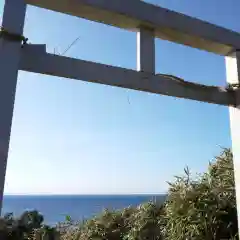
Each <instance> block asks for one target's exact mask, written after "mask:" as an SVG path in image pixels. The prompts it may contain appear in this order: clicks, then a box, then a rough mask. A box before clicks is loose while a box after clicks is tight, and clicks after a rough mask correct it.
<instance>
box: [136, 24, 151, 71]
mask: <svg viewBox="0 0 240 240" xmlns="http://www.w3.org/2000/svg"><path fill="white" fill-rule="evenodd" d="M137 71H144V72H150V73H153V74H155V36H154V30H152V29H148V28H146V27H141V28H140V29H139V32H138V33H137Z"/></svg>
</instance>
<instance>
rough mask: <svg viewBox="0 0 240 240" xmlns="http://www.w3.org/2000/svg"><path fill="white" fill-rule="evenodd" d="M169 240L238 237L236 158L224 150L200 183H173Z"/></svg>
mask: <svg viewBox="0 0 240 240" xmlns="http://www.w3.org/2000/svg"><path fill="white" fill-rule="evenodd" d="M165 209H166V239H169V240H170V239H171V240H183V239H192V240H198V239H199V240H200V239H201V240H202V239H206V240H215V239H216V240H217V239H219V240H220V239H233V238H234V237H237V234H238V228H237V208H236V197H235V185H234V171H233V156H232V153H231V151H230V150H229V149H225V150H224V151H223V152H222V154H221V155H220V156H219V157H216V161H215V163H210V165H209V169H208V171H207V173H205V174H203V175H202V176H201V177H199V178H198V179H197V180H193V179H191V175H190V173H189V170H188V169H185V176H183V177H177V179H176V181H175V182H174V183H170V189H169V193H168V200H167V202H166V206H165Z"/></svg>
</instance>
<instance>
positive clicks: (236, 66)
mask: <svg viewBox="0 0 240 240" xmlns="http://www.w3.org/2000/svg"><path fill="white" fill-rule="evenodd" d="M225 61H226V73H227V82H228V83H230V84H240V51H236V52H234V53H232V54H231V55H229V56H227V57H226V58H225ZM235 101H236V107H230V108H229V114H230V128H231V137H232V151H233V159H234V161H233V162H234V175H235V186H236V201H237V207H238V211H237V212H238V224H239V225H240V89H238V90H237V91H236V92H235ZM239 229H240V228H239Z"/></svg>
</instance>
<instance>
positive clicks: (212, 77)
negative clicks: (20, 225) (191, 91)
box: [0, 0, 240, 194]
mask: <svg viewBox="0 0 240 240" xmlns="http://www.w3.org/2000/svg"><path fill="white" fill-rule="evenodd" d="M109 1H110V0H109ZM3 2H4V1H3V0H0V5H1V9H2V7H3ZM149 2H153V3H157V4H159V5H161V6H163V7H167V8H169V9H173V10H176V11H180V12H182V13H185V14H188V15H191V16H194V17H198V18H200V19H203V20H207V21H210V22H212V23H215V24H218V25H220V26H224V27H227V28H230V29H233V30H235V31H239V32H240V24H239V22H240V15H239V9H240V2H239V1H238V0H229V1H223V0H221V1H219V0H210V1H209V0H194V1H192V0H152V1H149ZM1 11H2V10H1ZM25 35H26V37H28V38H29V39H30V42H31V43H46V44H47V48H48V51H49V52H53V51H54V48H55V50H56V51H57V52H60V53H62V52H63V51H64V49H65V48H66V47H67V46H68V45H69V44H70V43H71V42H72V41H73V40H74V39H75V38H77V37H78V36H80V40H79V41H78V43H77V44H75V45H74V46H73V47H72V48H71V49H70V50H69V51H68V53H67V55H68V56H72V57H77V58H81V59H86V60H91V61H96V62H101V63H106V64H112V65H115V66H122V67H126V68H131V69H135V68H136V34H135V33H130V32H127V31H123V30H120V29H117V28H113V27H109V26H105V25H101V24H97V23H93V22H90V21H86V20H82V19H79V18H75V17H71V16H67V15H63V14H59V13H54V12H51V11H47V10H43V9H38V8H34V7H28V10H27V16H26V27H25ZM156 49H157V51H156V68H157V71H158V72H161V73H169V74H175V75H178V76H179V77H183V78H185V79H186V80H189V81H197V82H200V83H204V84H216V85H222V86H224V85H225V79H226V77H225V65H224V58H223V57H220V56H216V55H214V54H210V53H207V52H204V51H199V50H194V49H191V48H188V47H184V46H181V45H176V44H173V43H169V42H166V41H162V40H156ZM228 117H229V116H228V109H227V108H226V107H221V106H217V105H211V104H204V103H199V102H195V101H190V100H183V99H176V98H173V97H166V96H160V95H154V94H147V93H143V92H137V91H132V90H126V89H121V88H116V87H110V86H104V85H98V84H93V83H86V82H82V81H75V80H69V79H61V78H57V77H50V76H44V75H36V74H31V73H26V72H20V74H19V78H18V86H17V94H16V103H15V110H14V118H13V127H12V134H11V145H10V153H9V162H8V167H7V176H6V186H5V193H7V194H89V193H90V194H113V193H126V194H128V193H161V192H164V191H165V190H166V189H167V184H166V181H168V180H171V179H173V176H174V175H176V174H179V173H182V172H183V168H184V167H185V166H186V165H188V166H189V168H190V169H191V170H192V172H193V173H195V172H202V171H204V170H206V168H207V164H208V162H209V161H210V160H212V159H213V157H214V156H215V155H217V154H218V153H219V151H220V150H221V149H220V146H225V147H229V146H230V145H231V139H230V130H229V119H228Z"/></svg>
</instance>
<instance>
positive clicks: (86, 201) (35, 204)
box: [2, 194, 166, 225]
mask: <svg viewBox="0 0 240 240" xmlns="http://www.w3.org/2000/svg"><path fill="white" fill-rule="evenodd" d="M165 199H166V194H124V195H123V194H111V195H109V194H108V195H107V194H101V195H100V194H81V195H76V194H75V195H69V194H64V195H63V194H61V195H57V194H54V195H50V194H48V195H46V194H45V195H43V194H42V195H36V194H35V195H8V194H5V195H4V197H3V211H2V215H4V214H6V213H13V214H14V215H15V216H20V215H21V214H22V213H23V212H24V211H26V210H37V211H39V212H40V213H41V214H42V215H43V216H44V220H45V221H44V222H45V223H47V224H50V225H54V224H56V223H58V222H62V221H64V220H65V217H66V216H71V218H72V219H73V220H76V221H79V220H82V219H88V218H91V217H93V216H95V215H98V214H100V213H101V212H102V211H103V210H104V209H109V210H119V209H123V208H125V207H129V206H133V207H136V206H138V205H139V204H142V203H144V202H149V201H156V202H160V203H161V202H163V201H164V200H165Z"/></svg>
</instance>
